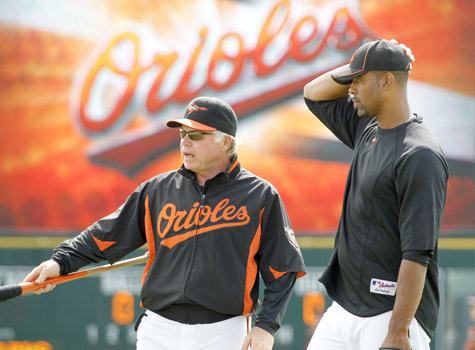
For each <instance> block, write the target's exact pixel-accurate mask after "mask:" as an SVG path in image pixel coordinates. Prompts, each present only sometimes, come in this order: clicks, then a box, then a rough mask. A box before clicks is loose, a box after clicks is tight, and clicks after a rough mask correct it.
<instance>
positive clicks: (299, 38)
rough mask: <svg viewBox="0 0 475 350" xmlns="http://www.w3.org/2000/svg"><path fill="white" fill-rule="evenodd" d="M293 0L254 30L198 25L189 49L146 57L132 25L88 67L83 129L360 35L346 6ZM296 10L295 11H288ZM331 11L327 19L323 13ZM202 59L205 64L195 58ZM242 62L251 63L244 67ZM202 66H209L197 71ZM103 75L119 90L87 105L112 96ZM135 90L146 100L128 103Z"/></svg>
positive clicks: (151, 112) (101, 129) (114, 123)
mask: <svg viewBox="0 0 475 350" xmlns="http://www.w3.org/2000/svg"><path fill="white" fill-rule="evenodd" d="M293 6H297V5H296V3H295V2H291V1H290V0H281V1H278V2H276V3H275V5H274V6H273V7H271V8H270V10H269V12H268V13H267V17H266V18H265V20H264V21H262V24H260V28H256V30H258V32H256V36H255V37H249V36H248V37H246V36H245V35H244V34H240V33H237V32H234V31H230V32H227V33H224V34H222V35H219V36H217V35H216V33H210V30H211V29H210V28H208V27H206V26H203V27H202V28H201V30H200V31H199V33H198V40H197V42H196V44H195V46H194V47H190V48H189V49H187V50H188V51H187V52H184V51H183V50H173V49H170V50H167V51H164V52H158V53H156V54H154V55H153V57H150V56H147V57H143V55H144V52H145V51H147V50H144V48H143V45H146V44H145V43H142V42H141V39H140V36H139V35H138V34H136V33H133V32H122V33H119V34H118V35H116V36H115V37H114V38H112V39H111V40H110V42H109V43H108V44H107V45H106V46H105V49H103V50H102V52H100V53H99V54H98V55H97V56H96V57H95V58H94V59H93V60H92V64H91V63H89V65H88V68H87V69H86V70H85V72H86V74H85V76H84V78H83V79H84V80H83V81H82V83H81V86H80V87H79V92H80V93H79V95H78V96H77V100H76V104H77V105H78V106H77V108H78V110H76V113H77V114H76V116H77V118H78V121H79V125H80V127H81V129H82V130H83V131H85V132H86V133H87V134H88V135H91V136H94V135H101V134H107V133H110V132H116V131H118V130H122V129H125V128H127V126H128V125H129V124H130V123H131V121H132V118H133V117H134V111H133V109H134V108H137V109H138V110H145V111H146V112H147V113H146V117H149V118H150V117H156V116H157V115H158V112H159V111H161V110H163V109H164V108H165V107H167V106H168V105H169V104H170V103H187V102H188V101H189V100H191V99H192V98H193V97H195V96H197V95H199V94H200V93H201V92H202V91H203V90H204V89H211V90H214V91H224V90H229V89H231V88H233V87H234V86H237V85H238V82H239V81H242V79H243V77H244V75H246V74H247V75H249V74H251V75H253V79H255V80H256V81H257V79H260V78H264V77H266V76H269V75H273V74H276V72H278V71H279V68H282V67H283V65H284V64H285V63H286V62H289V61H293V62H295V63H298V64H303V63H306V62H311V61H313V60H315V59H316V58H317V57H318V56H319V55H320V54H321V53H322V52H323V51H324V50H325V49H326V48H327V47H329V46H330V47H331V48H332V49H335V50H340V51H343V50H351V49H353V48H354V47H356V46H357V45H358V43H359V42H360V41H361V40H362V39H363V38H364V36H365V33H364V31H363V29H361V28H360V25H359V23H358V21H357V20H356V19H355V18H353V17H352V14H351V11H350V10H349V9H348V8H340V9H333V10H332V11H333V12H329V11H325V13H321V16H322V18H321V19H319V18H318V17H317V16H318V14H319V13H318V11H315V8H314V7H312V11H310V9H309V11H302V10H300V11H294V12H292V7H293ZM299 6H304V5H302V4H301V3H300V5H299ZM315 12H316V13H315ZM293 13H297V15H294V16H292V15H293ZM304 13H307V14H308V13H311V15H310V14H309V15H307V14H304ZM329 15H330V16H332V17H330V18H332V20H331V21H329V20H328V19H327V18H328V17H327V16H329ZM297 16H299V17H297ZM295 17H296V18H295ZM124 46H127V47H128V48H129V49H128V50H126V52H127V55H121V58H122V61H124V60H125V61H127V64H123V62H122V64H118V63H117V62H116V61H115V60H114V57H116V56H117V50H119V49H120V48H123V47H124ZM147 52H149V51H147ZM148 55H150V53H149V54H148ZM203 60H205V61H206V60H207V62H208V63H207V64H206V65H203V64H201V65H199V62H200V61H203ZM144 62H147V64H145V63H144ZM247 64H249V65H252V69H245V67H246V65H247ZM203 67H204V68H206V71H204V72H201V70H202V69H203ZM203 73H204V74H203ZM307 74H310V73H307ZM105 76H108V77H114V78H111V79H115V81H116V80H117V79H119V80H120V81H121V82H122V83H121V84H119V85H116V86H115V87H114V89H116V92H115V93H114V98H112V101H110V100H111V99H109V101H108V103H109V105H108V106H107V108H94V107H91V106H92V105H93V104H94V103H99V104H100V103H105V102H101V101H103V100H102V99H101V98H98V96H99V95H101V96H102V95H104V96H107V94H109V95H110V91H111V90H110V89H111V85H108V84H103V85H101V83H100V82H101V81H103V80H104V79H105V78H104V77H105ZM145 77H146V78H145ZM247 78H249V77H247ZM247 80H249V79H247ZM289 83H290V82H289ZM273 88H275V87H273ZM136 91H140V93H141V94H142V95H144V99H143V101H144V104H145V105H144V106H135V107H132V106H131V101H132V100H133V97H134V95H135V93H136ZM109 97H110V96H109Z"/></svg>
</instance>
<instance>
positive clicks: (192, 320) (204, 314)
mask: <svg viewBox="0 0 475 350" xmlns="http://www.w3.org/2000/svg"><path fill="white" fill-rule="evenodd" d="M152 311H153V312H155V313H156V314H159V315H160V316H162V317H165V318H167V319H169V320H172V321H176V322H180V323H184V324H208V323H215V322H220V321H224V320H227V319H228V318H231V317H235V316H236V315H227V314H221V313H219V312H215V311H212V310H210V309H207V308H205V307H203V306H199V305H194V304H172V305H169V306H167V307H165V308H163V309H161V310H157V311H156V310H152Z"/></svg>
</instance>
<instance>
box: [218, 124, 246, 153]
mask: <svg viewBox="0 0 475 350" xmlns="http://www.w3.org/2000/svg"><path fill="white" fill-rule="evenodd" d="M226 136H229V137H230V138H231V145H230V146H229V148H228V155H229V156H233V155H234V154H236V151H237V148H238V146H239V144H240V143H241V141H240V140H239V139H237V138H236V137H234V136H231V135H229V134H226V133H224V132H222V131H219V130H216V131H215V132H214V142H216V143H218V142H221V141H223V140H224V138H225V137H226Z"/></svg>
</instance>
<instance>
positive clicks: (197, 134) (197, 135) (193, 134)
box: [180, 129, 214, 141]
mask: <svg viewBox="0 0 475 350" xmlns="http://www.w3.org/2000/svg"><path fill="white" fill-rule="evenodd" d="M186 134H188V137H189V138H190V140H193V141H198V140H201V139H202V138H203V137H204V135H211V134H214V133H213V132H203V131H199V130H191V131H185V130H183V129H180V138H181V139H184V138H185V136H186Z"/></svg>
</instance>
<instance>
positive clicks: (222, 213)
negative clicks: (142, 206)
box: [157, 198, 250, 249]
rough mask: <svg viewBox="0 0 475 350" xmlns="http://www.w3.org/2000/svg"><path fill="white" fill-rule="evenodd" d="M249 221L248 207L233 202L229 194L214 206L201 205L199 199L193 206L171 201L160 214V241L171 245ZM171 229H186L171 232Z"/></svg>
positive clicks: (158, 225) (158, 220)
mask: <svg viewBox="0 0 475 350" xmlns="http://www.w3.org/2000/svg"><path fill="white" fill-rule="evenodd" d="M249 221H250V218H249V214H248V212H247V207H246V206H241V207H237V206H234V205H230V204H229V198H225V199H223V200H222V201H220V202H219V203H218V204H217V205H216V206H215V207H214V208H212V207H210V206H209V205H205V206H203V207H200V205H199V203H198V202H196V203H194V204H193V206H192V208H191V209H190V210H177V208H176V206H175V204H173V203H167V204H165V205H164V206H163V207H162V210H161V211H160V213H159V214H158V219H157V233H158V236H159V237H160V238H162V241H161V243H160V244H162V245H164V246H166V247H168V248H170V249H171V248H173V247H174V246H175V245H177V244H178V243H181V242H183V241H185V240H187V239H188V238H190V237H192V236H194V235H199V234H203V233H206V232H210V231H214V230H217V229H220V228H227V227H236V226H244V225H246V224H247V223H248V222H249ZM170 230H172V231H173V232H181V231H184V230H185V232H184V233H180V234H178V235H175V236H170V235H169V233H170ZM186 230H189V231H186Z"/></svg>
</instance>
